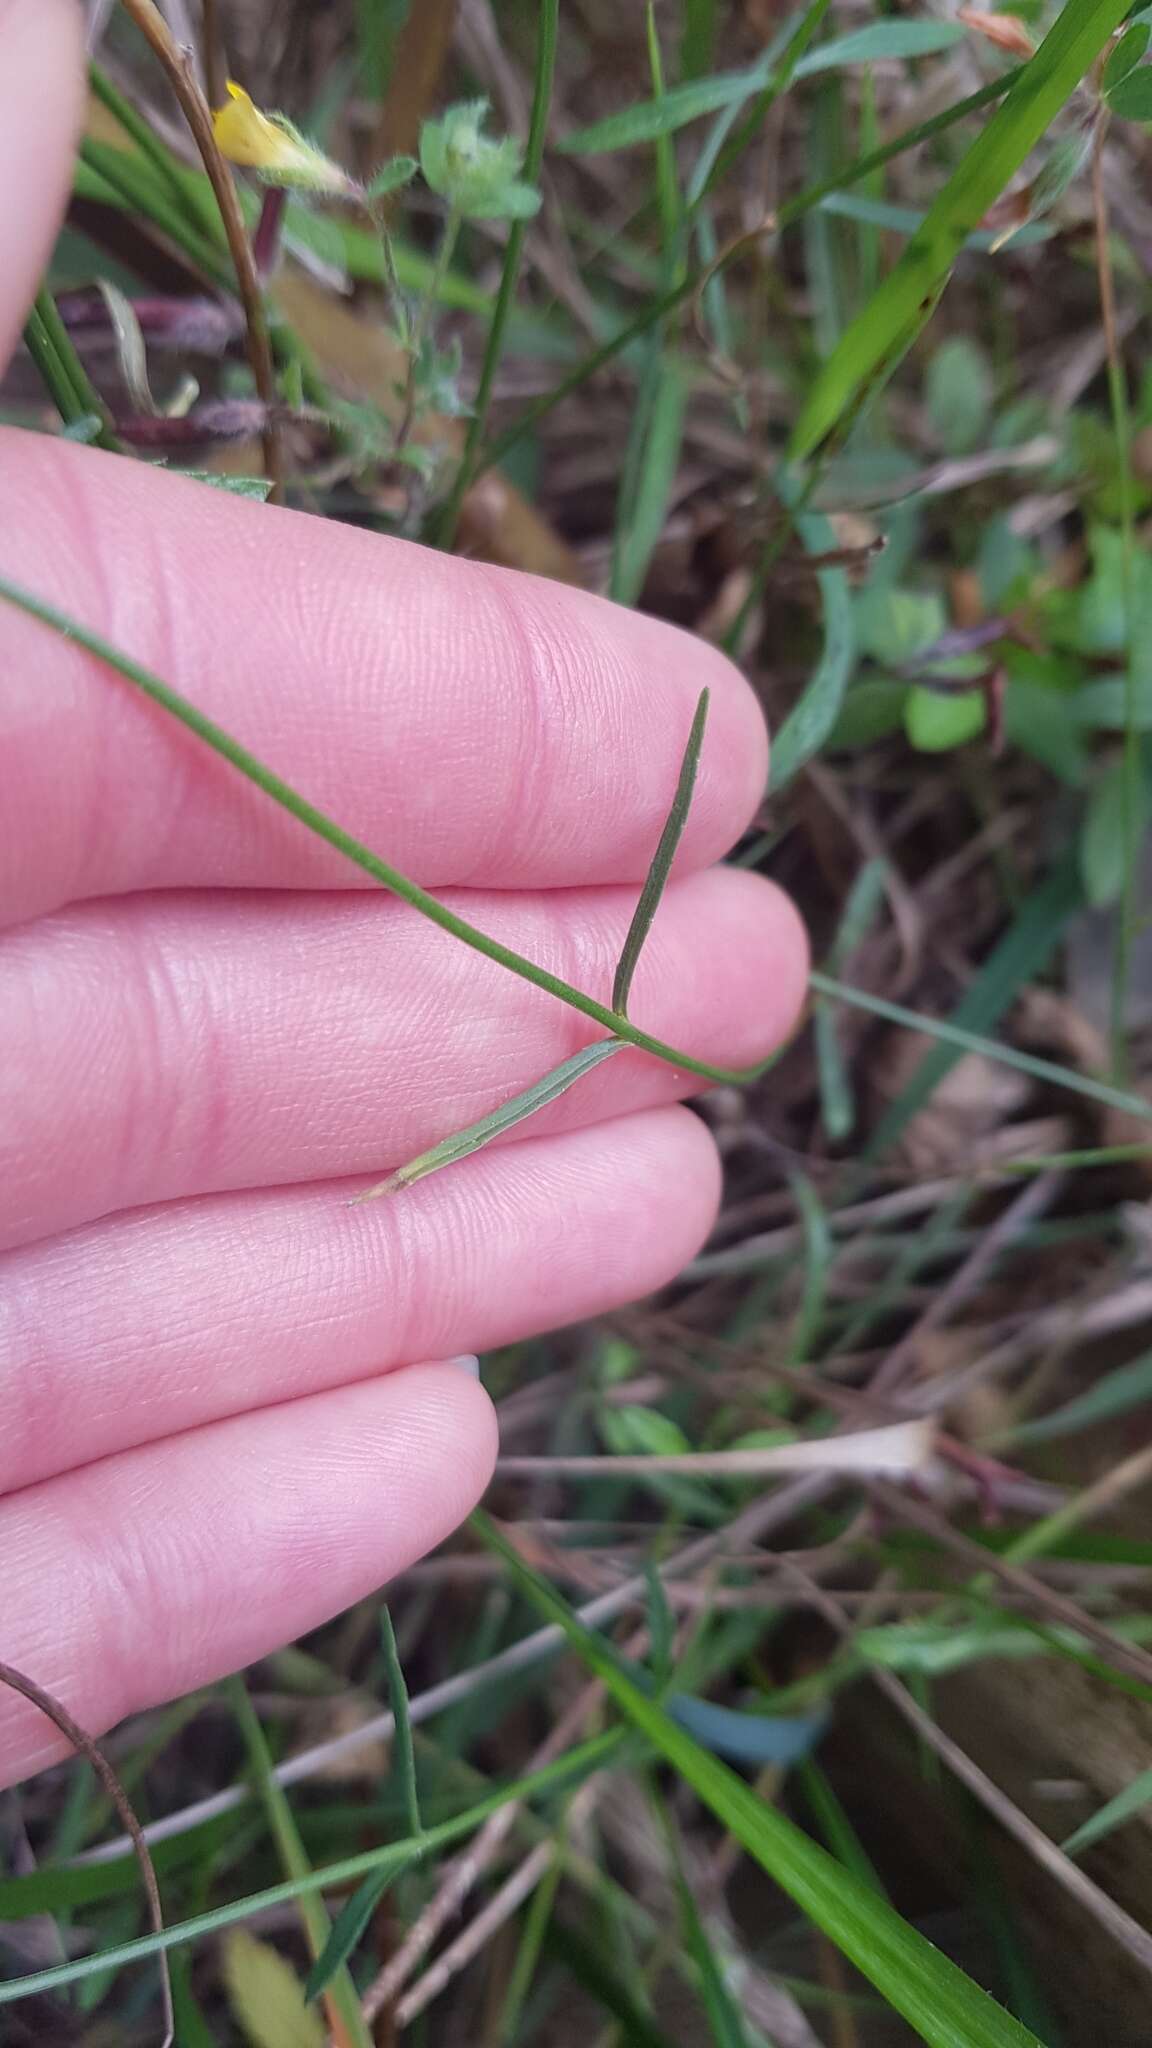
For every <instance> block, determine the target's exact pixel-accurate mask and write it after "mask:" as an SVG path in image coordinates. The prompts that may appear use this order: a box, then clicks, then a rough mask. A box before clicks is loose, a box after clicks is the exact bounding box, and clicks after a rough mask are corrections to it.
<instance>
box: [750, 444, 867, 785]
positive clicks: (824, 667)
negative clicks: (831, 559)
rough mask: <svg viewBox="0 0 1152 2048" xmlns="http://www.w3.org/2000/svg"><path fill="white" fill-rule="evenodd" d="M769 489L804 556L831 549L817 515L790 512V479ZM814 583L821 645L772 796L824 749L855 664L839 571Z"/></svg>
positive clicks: (782, 742) (794, 491)
mask: <svg viewBox="0 0 1152 2048" xmlns="http://www.w3.org/2000/svg"><path fill="white" fill-rule="evenodd" d="M773 489H774V490H775V492H776V495H777V496H778V497H779V498H780V499H781V500H782V502H783V503H784V505H785V506H786V507H787V508H788V509H789V511H792V512H793V514H794V521H793V523H794V525H795V529H796V533H797V535H798V536H799V539H800V542H801V545H802V546H803V547H804V548H806V549H807V551H808V553H809V554H811V555H820V554H827V553H829V552H831V551H832V550H834V549H835V548H836V546H837V539H836V534H835V532H834V530H833V528H832V525H831V523H830V521H829V520H827V519H826V518H825V517H824V515H823V513H822V512H800V511H798V510H796V509H795V508H797V507H798V506H799V504H800V502H801V497H802V489H801V486H800V485H799V484H798V483H797V482H796V480H795V479H794V478H792V477H790V476H788V475H787V474H786V473H785V472H784V471H783V470H781V471H780V472H779V473H778V474H777V476H776V477H775V478H774V480H773ZM816 582H817V585H818V588H819V591H820V597H821V602H822V607H823V624H824V646H823V649H822V651H821V655H820V659H819V661H818V662H817V664H816V667H815V669H814V670H813V673H812V677H811V680H810V681H809V683H808V684H807V686H806V688H805V690H804V693H803V695H802V696H801V698H800V699H799V701H798V703H796V704H794V705H793V706H792V709H791V711H790V712H789V713H788V716H787V718H786V719H785V720H784V722H783V724H782V725H781V727H780V730H779V732H778V733H777V735H776V738H775V740H774V742H773V746H772V767H771V773H770V777H769V783H768V787H769V790H770V791H771V793H772V795H773V796H778V795H779V793H780V791H781V790H782V789H786V788H787V786H788V784H789V782H791V780H792V777H793V776H794V775H796V774H797V773H798V772H799V770H800V769H801V768H802V767H803V766H804V764H805V762H806V761H810V760H811V759H812V756H813V755H814V754H816V753H818V752H819V750H820V748H821V747H822V746H823V745H824V742H825V740H826V739H827V738H828V736H829V734H830V733H831V731H832V729H833V727H834V725H835V724H836V720H837V718H838V717H839V715H840V708H841V706H842V704H843V702H844V693H845V691H846V690H847V688H848V684H849V681H850V679H851V676H852V670H853V668H854V666H855V662H856V625H855V616H854V612H853V607H852V595H851V591H850V589H849V586H848V576H847V573H846V571H845V570H844V569H838V568H825V569H818V570H817V572H816Z"/></svg>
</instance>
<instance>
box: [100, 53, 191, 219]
mask: <svg viewBox="0 0 1152 2048" xmlns="http://www.w3.org/2000/svg"><path fill="white" fill-rule="evenodd" d="M88 82H89V84H90V85H91V87H92V90H93V92H94V93H95V95H96V98H97V99H98V100H99V101H100V102H101V104H102V105H103V106H105V107H106V108H107V110H108V112H109V113H110V114H111V116H112V118H113V120H114V121H118V122H119V124H120V126H121V128H123V130H124V132H125V134H127V135H130V136H131V138H132V140H133V142H134V143H135V144H136V147H137V148H138V149H139V151H140V152H141V155H143V156H146V157H147V159H148V161H149V163H150V164H152V165H154V166H155V168H156V170H157V171H158V172H159V174H160V176H161V177H162V178H163V180H164V183H165V184H166V185H167V187H168V190H169V192H170V193H171V195H172V197H173V199H174V200H175V202H176V205H177V207H178V209H179V210H180V212H182V213H186V212H188V211H189V209H191V210H192V211H194V212H197V213H199V215H200V222H199V224H200V226H201V228H203V227H204V225H205V224H206V222H211V223H212V225H213V226H214V225H215V223H216V222H217V221H218V220H219V215H218V214H217V213H216V210H215V208H214V207H211V208H203V209H202V208H201V207H200V206H199V205H198V198H199V194H198V192H197V188H196V181H195V179H194V178H192V177H191V176H188V177H187V180H185V178H184V177H182V176H181V173H180V170H179V169H178V167H177V165H176V162H175V159H174V158H173V156H172V153H171V151H170V150H169V149H168V148H167V146H166V144H164V143H163V142H161V140H160V137H159V136H158V135H157V134H156V133H155V131H154V130H153V129H152V128H151V127H150V126H149V124H148V122H147V121H146V120H145V119H144V116H143V115H142V114H141V113H139V112H138V111H137V109H136V108H135V107H134V106H133V105H132V102H131V100H128V99H125V97H124V95H123V93H122V92H120V91H118V90H117V88H116V86H114V85H113V83H112V80H111V79H110V78H109V76H108V74H107V72H106V71H102V70H101V68H100V66H99V64H90V65H89V66H88Z"/></svg>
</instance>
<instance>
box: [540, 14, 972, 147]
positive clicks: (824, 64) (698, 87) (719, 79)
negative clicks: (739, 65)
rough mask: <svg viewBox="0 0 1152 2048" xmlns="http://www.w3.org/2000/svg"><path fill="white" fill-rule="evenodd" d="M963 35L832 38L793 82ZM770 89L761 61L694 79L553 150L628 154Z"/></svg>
mask: <svg viewBox="0 0 1152 2048" xmlns="http://www.w3.org/2000/svg"><path fill="white" fill-rule="evenodd" d="M963 34H964V31H963V29H962V28H960V27H959V26H958V25H957V24H956V23H955V22H948V21H883V22H874V23H873V24H872V25H871V26H870V27H868V28H863V29H858V30H854V31H853V32H852V33H851V34H849V35H844V36H835V37H833V39H832V40H831V41H830V42H827V43H822V44H821V45H820V47H819V49H817V50H813V51H811V52H810V53H809V54H808V55H807V56H804V57H801V58H800V59H799V60H798V62H797V63H796V65H795V67H794V69H793V71H792V76H793V77H794V78H807V77H809V76H812V75H814V74H815V73H817V72H820V71H831V70H833V69H834V68H835V67H836V66H838V65H841V64H870V63H874V62H875V61H876V60H877V59H878V58H881V57H926V56H929V55H931V54H932V53H933V52H934V51H937V50H946V49H949V48H950V47H951V45H952V44H953V43H957V42H959V41H960V40H961V39H962V37H963ZM772 83H773V67H772V65H771V64H770V63H766V62H765V61H764V59H763V58H761V59H760V61H759V63H757V64H750V65H749V66H748V67H747V69H746V70H744V71H726V72H717V73H715V74H714V75H713V76H712V77H711V78H695V79H692V80H690V81H689V82H688V83H687V84H686V85H680V86H674V87H673V88H672V90H671V92H666V93H663V94H661V95H660V96H659V97H658V98H654V99H650V100H638V101H637V102H636V103H635V104H634V105H633V106H630V107H621V108H620V109H619V110H618V111H617V112H616V113H615V114H606V115H605V116H604V118H603V120H600V121H592V122H590V123H589V124H588V126H587V127H585V128H577V129H575V130H574V131H573V132H572V133H571V134H570V135H566V136H565V137H564V139H563V141H562V142H560V143H558V144H557V148H558V149H561V150H563V151H564V152H565V154H566V155H568V156H602V155H604V154H605V152H606V151H609V150H613V149H631V148H633V147H634V146H635V145H636V144H637V143H640V142H655V141H657V140H658V139H659V138H661V137H664V136H669V135H674V134H675V133H676V132H677V130H678V129H680V128H684V127H686V126H687V124H688V123H689V122H690V121H698V120H699V119H700V118H701V116H702V115H704V114H717V113H719V112H720V111H721V110H722V109H723V108H726V107H740V106H743V105H744V103H745V101H746V100H750V99H751V98H752V97H753V95H754V94H755V93H758V92H762V91H763V90H764V88H765V86H768V85H771V84H772Z"/></svg>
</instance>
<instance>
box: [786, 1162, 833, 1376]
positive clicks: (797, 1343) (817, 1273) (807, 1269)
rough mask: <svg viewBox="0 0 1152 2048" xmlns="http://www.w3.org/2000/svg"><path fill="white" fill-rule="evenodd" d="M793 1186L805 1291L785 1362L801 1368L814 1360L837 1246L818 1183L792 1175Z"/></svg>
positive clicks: (800, 1175)
mask: <svg viewBox="0 0 1152 2048" xmlns="http://www.w3.org/2000/svg"><path fill="white" fill-rule="evenodd" d="M789 1182H790V1185H791V1188H792V1193H793V1195H794V1197H795V1200H796V1208H797V1210H798V1212H799V1216H800V1229H801V1232H802V1234H803V1239H804V1287H803V1292H802V1294H801V1297H800V1311H799V1314H798V1315H797V1317H796V1322H795V1325H794V1327H793V1329H792V1331H791V1334H790V1336H789V1338H788V1352H787V1357H786V1359H785V1364H786V1365H797V1364H798V1363H799V1361H800V1360H801V1359H803V1358H811V1357H812V1355H813V1352H814V1348H815V1343H816V1334H817V1331H818V1330H819V1328H820V1323H821V1319H822V1317H823V1314H824V1301H825V1297H826V1295H827V1292H828V1275H829V1272H830V1270H831V1266H832V1253H833V1245H832V1232H831V1230H830V1229H829V1226H828V1216H827V1212H826V1211H825V1208H824V1204H823V1202H822V1201H821V1200H820V1197H819V1195H818V1194H817V1192H816V1188H815V1185H814V1183H813V1182H812V1181H811V1180H809V1178H808V1175H807V1174H806V1173H793V1174H790V1175H789Z"/></svg>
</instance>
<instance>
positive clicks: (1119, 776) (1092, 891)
mask: <svg viewBox="0 0 1152 2048" xmlns="http://www.w3.org/2000/svg"><path fill="white" fill-rule="evenodd" d="M1150 76H1152V72H1150ZM1126 788H1127V763H1126V762H1125V761H1124V760H1123V759H1122V758H1121V759H1117V760H1115V761H1113V762H1111V763H1110V765H1109V766H1108V767H1107V768H1106V769H1105V770H1104V773H1103V774H1102V775H1101V776H1100V779H1099V781H1098V782H1097V783H1096V786H1095V788H1094V789H1093V791H1092V794H1091V796H1090V798H1089V800H1088V809H1087V812H1086V813H1085V817H1084V822H1083V825H1082V826H1081V829H1080V873H1081V876H1082V878H1083V882H1084V891H1085V894H1086V895H1087V897H1088V901H1089V902H1090V903H1093V904H1096V905H1097V906H1100V905H1102V904H1107V903H1115V902H1116V901H1117V899H1118V898H1119V896H1120V894H1121V892H1122V890H1123V888H1124V878H1125V875H1126V874H1127V871H1128V861H1129V858H1130V853H1129V842H1130V840H1131V839H1132V837H1133V836H1134V835H1142V834H1143V831H1144V828H1145V826H1146V825H1147V823H1148V815H1149V809H1150V801H1149V788H1148V783H1147V781H1146V779H1145V778H1144V777H1143V776H1142V775H1141V776H1140V777H1139V778H1138V780H1137V782H1136V786H1135V789H1134V790H1133V792H1132V795H1133V797H1134V799H1135V801H1134V803H1133V805H1132V810H1133V811H1134V814H1135V815H1134V816H1130V815H1129V808H1128V805H1127V804H1126V802H1125V791H1126Z"/></svg>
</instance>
